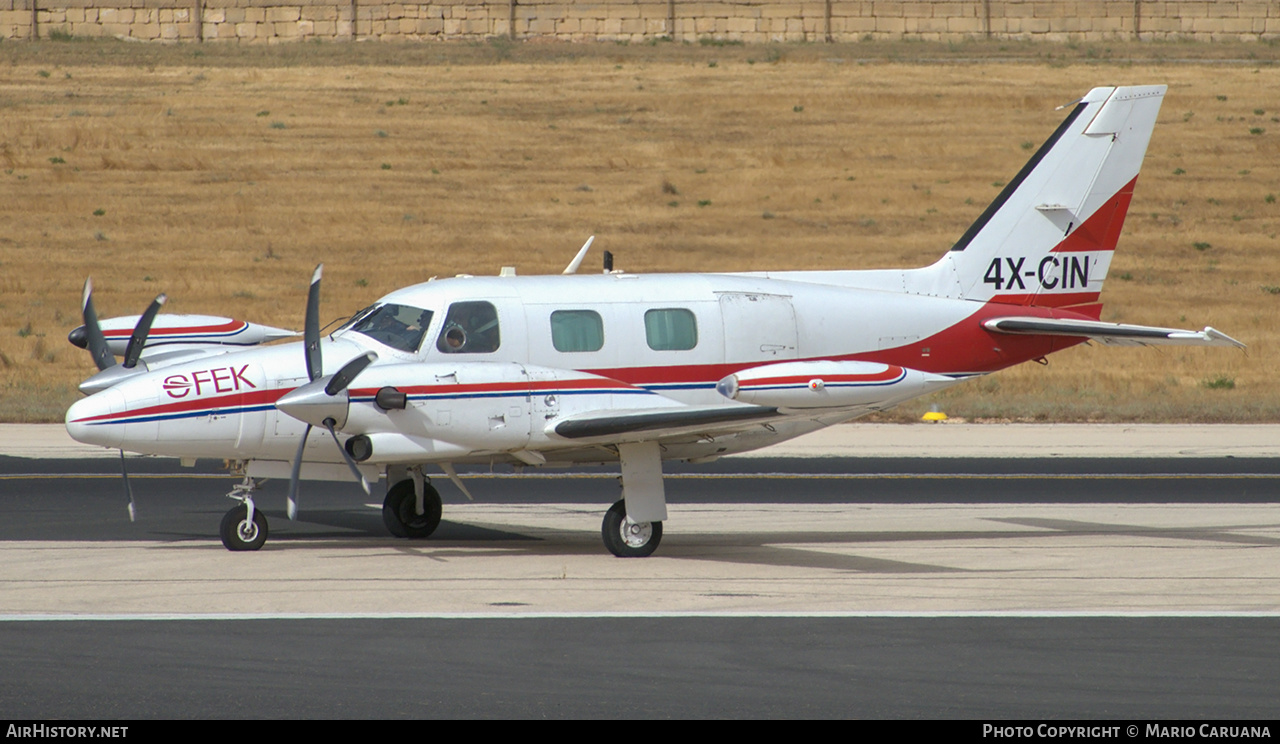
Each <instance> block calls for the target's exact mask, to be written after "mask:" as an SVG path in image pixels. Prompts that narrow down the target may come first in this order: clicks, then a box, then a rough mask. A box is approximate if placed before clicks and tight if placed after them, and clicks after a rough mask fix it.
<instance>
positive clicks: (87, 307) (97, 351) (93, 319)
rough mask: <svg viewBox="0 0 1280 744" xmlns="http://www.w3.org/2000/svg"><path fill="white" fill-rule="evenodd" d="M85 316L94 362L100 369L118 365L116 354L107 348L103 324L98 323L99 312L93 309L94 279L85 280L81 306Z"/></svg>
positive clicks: (87, 336) (85, 325)
mask: <svg viewBox="0 0 1280 744" xmlns="http://www.w3.org/2000/svg"><path fill="white" fill-rule="evenodd" d="M80 310H81V315H82V316H83V317H84V332H85V344H86V348H87V349H89V355H90V356H92V357H93V363H94V364H96V365H98V369H99V370H104V369H109V368H111V367H114V366H116V358H115V355H114V354H112V353H111V349H108V348H107V339H106V337H104V336H103V335H102V326H100V325H98V313H97V311H96V310H94V309H93V280H92V279H85V280H84V299H83V302H82V304H81V306H80Z"/></svg>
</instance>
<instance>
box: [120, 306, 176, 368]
mask: <svg viewBox="0 0 1280 744" xmlns="http://www.w3.org/2000/svg"><path fill="white" fill-rule="evenodd" d="M168 299H169V297H168V296H167V295H163V294H162V295H160V296H159V297H157V298H155V300H153V301H152V302H151V306H150V307H148V308H147V311H146V312H145V313H143V314H142V317H141V318H138V324H137V325H136V326H134V327H133V335H132V336H130V337H129V345H128V346H127V347H125V350H124V366H125V368H126V369H133V368H134V367H136V366H138V357H140V356H142V347H144V346H146V345H147V335H148V334H150V333H151V324H152V323H154V322H155V319H156V314H157V313H159V312H160V308H161V307H163V306H164V303H165V302H166V301H168Z"/></svg>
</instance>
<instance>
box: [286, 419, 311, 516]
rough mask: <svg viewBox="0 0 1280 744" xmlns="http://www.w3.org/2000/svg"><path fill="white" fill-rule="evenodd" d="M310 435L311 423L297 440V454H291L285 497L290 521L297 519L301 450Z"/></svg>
mask: <svg viewBox="0 0 1280 744" xmlns="http://www.w3.org/2000/svg"><path fill="white" fill-rule="evenodd" d="M309 436H311V424H307V429H306V431H304V432H302V441H301V442H298V454H296V455H294V456H293V470H292V471H291V472H290V473H289V495H288V496H287V497H286V502H285V511H286V512H288V513H289V520H290V521H297V519H298V476H300V475H301V474H302V450H303V449H305V448H306V446H307V437H309Z"/></svg>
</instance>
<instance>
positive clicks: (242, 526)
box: [218, 475, 267, 551]
mask: <svg viewBox="0 0 1280 744" xmlns="http://www.w3.org/2000/svg"><path fill="white" fill-rule="evenodd" d="M257 488H258V484H257V483H254V482H253V479H252V478H250V477H249V476H247V475H246V476H245V477H244V481H242V482H240V483H238V484H236V485H235V486H233V487H232V489H231V493H229V494H227V497H228V498H232V499H235V500H237V501H239V502H240V504H238V505H237V506H234V507H232V508H231V511H229V512H227V514H226V516H224V517H223V518H222V527H221V528H220V529H219V530H218V534H219V535H220V536H221V537H222V545H223V546H224V547H225V548H226V549H227V550H232V551H241V550H257V549H259V548H261V547H262V546H263V545H265V544H266V542H267V517H266V515H265V514H263V513H262V512H260V511H258V510H257V509H255V508H254V507H253V492H254V491H255V490H257Z"/></svg>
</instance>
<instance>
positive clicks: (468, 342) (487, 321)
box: [436, 301, 501, 354]
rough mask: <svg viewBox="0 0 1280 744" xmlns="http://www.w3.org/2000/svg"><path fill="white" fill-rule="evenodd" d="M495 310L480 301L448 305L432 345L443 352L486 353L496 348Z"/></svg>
mask: <svg viewBox="0 0 1280 744" xmlns="http://www.w3.org/2000/svg"><path fill="white" fill-rule="evenodd" d="M500 343H501V338H500V336H499V334H498V311H497V310H496V309H495V308H494V307H493V304H492V303H489V302H484V301H476V302H455V303H453V304H452V305H450V306H449V314H448V315H447V316H445V319H444V326H443V328H441V330H440V339H439V340H438V341H436V348H437V349H439V350H440V351H442V352H444V353H446V354H488V353H489V352H492V351H497V350H498V345H499V344H500Z"/></svg>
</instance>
